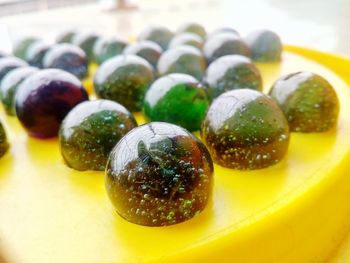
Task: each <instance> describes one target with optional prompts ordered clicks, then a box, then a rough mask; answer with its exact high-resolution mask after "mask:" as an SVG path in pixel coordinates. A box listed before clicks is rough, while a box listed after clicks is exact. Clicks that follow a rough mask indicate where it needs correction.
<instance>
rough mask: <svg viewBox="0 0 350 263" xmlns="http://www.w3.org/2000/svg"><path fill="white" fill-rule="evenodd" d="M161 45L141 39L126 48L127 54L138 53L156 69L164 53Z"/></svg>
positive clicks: (137, 54) (125, 52)
mask: <svg viewBox="0 0 350 263" xmlns="http://www.w3.org/2000/svg"><path fill="white" fill-rule="evenodd" d="M162 53H163V50H162V48H161V46H159V45H158V44H157V43H155V42H152V41H147V40H145V41H140V42H136V43H134V44H131V45H129V46H127V47H126V48H125V50H124V54H125V55H136V56H139V57H142V58H144V59H145V60H147V61H148V62H149V63H150V64H151V65H152V66H153V68H154V69H156V68H157V64H158V60H159V58H160V56H161V55H162Z"/></svg>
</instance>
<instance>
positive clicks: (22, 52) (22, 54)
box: [13, 37, 40, 59]
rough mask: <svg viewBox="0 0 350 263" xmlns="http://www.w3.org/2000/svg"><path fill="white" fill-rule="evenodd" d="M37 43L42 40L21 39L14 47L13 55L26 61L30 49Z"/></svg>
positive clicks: (34, 38)
mask: <svg viewBox="0 0 350 263" xmlns="http://www.w3.org/2000/svg"><path fill="white" fill-rule="evenodd" d="M37 41H40V40H39V39H38V38H36V37H25V38H21V39H19V40H18V41H17V42H16V43H15V45H14V47H13V54H14V55H15V56H16V57H18V58H20V59H25V58H26V54H27V51H28V48H29V47H30V46H31V45H32V44H33V43H35V42H37Z"/></svg>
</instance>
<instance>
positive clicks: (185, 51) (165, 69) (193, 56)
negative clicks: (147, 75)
mask: <svg viewBox="0 0 350 263" xmlns="http://www.w3.org/2000/svg"><path fill="white" fill-rule="evenodd" d="M206 66H207V64H206V61H205V58H204V56H203V54H202V53H201V52H200V51H199V50H198V49H197V48H195V47H192V46H186V45H184V46H178V47H175V48H171V49H169V50H167V51H165V52H164V53H163V54H162V56H161V57H160V58H159V61H158V74H159V75H160V76H162V75H167V74H170V73H184V74H188V75H191V76H193V77H195V78H196V79H198V80H201V79H202V77H203V75H204V73H205V69H206Z"/></svg>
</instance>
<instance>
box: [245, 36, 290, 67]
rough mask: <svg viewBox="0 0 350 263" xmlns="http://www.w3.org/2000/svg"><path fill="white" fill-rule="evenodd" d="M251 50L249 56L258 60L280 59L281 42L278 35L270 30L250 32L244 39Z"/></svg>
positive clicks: (271, 60) (275, 60)
mask: <svg viewBox="0 0 350 263" xmlns="http://www.w3.org/2000/svg"><path fill="white" fill-rule="evenodd" d="M245 41H246V43H247V44H248V46H249V48H250V50H251V58H252V59H253V60H254V61H258V62H278V61H281V56H282V49H283V47H282V43H281V39H280V37H279V36H278V35H277V34H276V33H274V32H272V31H270V30H257V31H254V32H251V33H250V34H249V35H248V36H247V37H246V39H245Z"/></svg>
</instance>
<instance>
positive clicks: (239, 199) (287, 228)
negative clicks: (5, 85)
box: [0, 47, 350, 263]
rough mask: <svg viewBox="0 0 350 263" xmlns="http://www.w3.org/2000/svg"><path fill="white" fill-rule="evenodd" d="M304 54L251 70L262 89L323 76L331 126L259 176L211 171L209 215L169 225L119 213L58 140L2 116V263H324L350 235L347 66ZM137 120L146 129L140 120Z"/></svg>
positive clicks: (299, 137)
mask: <svg viewBox="0 0 350 263" xmlns="http://www.w3.org/2000/svg"><path fill="white" fill-rule="evenodd" d="M290 48H291V47H288V49H290ZM295 49H296V51H295V52H301V51H304V52H305V49H300V48H295ZM306 54H309V55H310V59H307V58H305V57H301V56H298V55H295V53H294V54H293V53H290V52H288V51H286V52H285V53H284V59H283V63H282V64H278V65H275V64H274V65H270V64H264V65H258V66H259V69H260V71H261V72H262V76H263V78H264V82H265V83H266V84H265V87H266V89H268V88H270V87H271V85H272V84H273V81H275V80H276V79H277V78H278V77H279V76H280V75H284V74H287V73H290V72H296V71H298V70H300V69H301V68H303V69H304V70H309V71H312V72H316V73H318V74H320V75H322V76H324V77H326V78H327V79H328V80H329V81H330V83H332V85H333V86H334V88H335V89H336V90H337V93H338V94H339V99H340V103H341V109H340V115H339V122H338V123H337V129H334V130H332V131H329V132H326V133H311V134H302V133H292V134H291V136H292V137H291V140H290V147H289V149H288V154H287V156H286V158H284V159H283V160H282V161H281V162H280V163H279V164H277V165H274V166H271V167H269V168H266V169H263V170H254V171H239V170H232V169H228V168H223V167H221V166H219V165H215V164H214V166H215V183H214V189H213V198H212V199H211V201H210V202H209V204H208V205H207V208H206V209H204V210H203V212H202V213H200V214H199V215H198V216H196V217H194V218H193V219H191V220H188V221H186V222H184V223H181V224H176V225H173V226H168V227H144V226H139V225H136V224H132V223H130V222H128V221H126V220H125V219H123V218H121V217H120V216H118V215H117V214H116V212H115V209H114V207H113V206H112V204H111V202H110V200H108V196H107V195H106V190H105V187H104V173H103V172H94V171H86V172H79V171H75V170H73V169H70V168H68V167H67V166H66V165H65V164H64V163H63V160H62V157H61V154H60V151H59V147H58V141H57V139H51V140H36V139H33V138H30V137H28V136H27V134H26V133H25V131H24V130H23V129H22V127H20V125H19V123H18V121H17V120H16V119H15V118H8V117H6V116H5V115H4V113H3V112H2V110H1V109H0V111H1V112H0V118H1V119H2V121H5V122H6V123H5V122H4V125H5V126H6V131H7V132H8V133H7V134H8V136H9V141H10V143H11V151H9V152H8V154H5V156H4V157H3V158H2V159H0V209H1V211H4V212H2V213H1V218H0V233H1V246H2V247H3V250H5V251H6V252H5V253H6V255H8V258H9V259H10V260H12V259H15V260H12V261H14V262H16V261H19V262H36V263H42V262H43V263H47V262H50V263H62V262H67V259H69V260H68V261H72V262H77V263H78V262H79V263H80V262H84V263H96V262H101V261H102V262H116V263H119V262H122V263H134V262H162V263H163V262H167V263H175V262H177V263H178V262H184V263H193V262H215V261H217V260H218V258H219V259H220V262H223V263H226V262H227V263H230V262H254V263H255V262H259V263H271V262H274V261H275V262H278V263H280V262H283V263H296V262H297V263H310V262H313V261H315V260H317V261H318V262H323V261H324V259H326V258H329V257H330V256H331V255H332V254H333V251H334V249H335V248H337V247H338V245H339V243H340V242H341V241H342V240H343V237H344V236H345V235H346V234H347V231H348V229H349V228H348V226H349V224H348V223H349V214H350V207H349V205H348V202H344V200H347V198H348V197H349V193H350V177H349V176H348V174H349V173H348V171H349V160H350V159H349V158H350V134H349V132H348V131H349V130H350V122H349V121H348V116H350V107H349V103H348V102H349V100H350V91H349V88H348V87H349V85H350V77H349V74H348V73H347V72H348V70H347V69H348V68H350V62H349V61H348V60H347V59H345V58H339V57H335V56H331V55H325V54H322V53H319V52H315V51H313V52H311V51H309V52H307V51H306ZM315 61H318V63H317V62H315ZM323 65H326V66H323ZM330 69H332V71H331V70H330ZM266 89H265V92H266V91H267V90H266ZM0 108H1V107H0ZM135 117H136V118H137V121H138V123H143V122H144V119H143V118H142V116H141V115H140V114H136V115H135ZM23 175H25V176H23ZM334 204H336V205H334ZM87 237H88V238H87ZM252 248H254V249H253V252H254V253H252ZM90 251H93V253H89V252H90ZM12 261H10V262H12ZM345 262H347V261H345ZM337 263H340V262H337ZM341 263H344V261H343V262H341Z"/></svg>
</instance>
